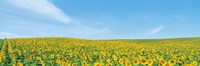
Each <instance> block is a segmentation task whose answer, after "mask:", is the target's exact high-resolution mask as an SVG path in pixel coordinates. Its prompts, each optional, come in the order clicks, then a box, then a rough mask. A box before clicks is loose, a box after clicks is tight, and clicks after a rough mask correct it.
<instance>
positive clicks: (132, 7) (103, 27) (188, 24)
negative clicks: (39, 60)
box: [0, 0, 200, 39]
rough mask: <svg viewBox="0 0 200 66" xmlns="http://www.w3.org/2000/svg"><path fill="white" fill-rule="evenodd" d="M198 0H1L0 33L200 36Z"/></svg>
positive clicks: (95, 36) (7, 35)
mask: <svg viewBox="0 0 200 66" xmlns="http://www.w3.org/2000/svg"><path fill="white" fill-rule="evenodd" d="M199 3H200V1H199V0H1V1H0V26H1V28H0V38H20V37H76V38H87V39H129V38H134V39H137V38H176V37H199V36H200V31H199V28H200V26H199V25H200V19H199V17H200V13H199V12H200V9H199V8H200V4H199Z"/></svg>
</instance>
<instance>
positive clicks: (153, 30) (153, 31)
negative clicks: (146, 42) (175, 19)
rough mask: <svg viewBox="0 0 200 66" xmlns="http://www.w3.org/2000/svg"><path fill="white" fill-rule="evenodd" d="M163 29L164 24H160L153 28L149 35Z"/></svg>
mask: <svg viewBox="0 0 200 66" xmlns="http://www.w3.org/2000/svg"><path fill="white" fill-rule="evenodd" d="M163 29H164V27H163V26H158V27H156V28H154V29H152V30H151V31H150V32H148V33H147V35H153V34H156V33H158V32H160V31H161V30H163Z"/></svg>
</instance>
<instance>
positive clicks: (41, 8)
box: [6, 0, 72, 23]
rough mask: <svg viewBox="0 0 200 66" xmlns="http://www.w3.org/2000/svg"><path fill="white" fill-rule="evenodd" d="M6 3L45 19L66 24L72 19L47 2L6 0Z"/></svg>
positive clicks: (44, 0) (42, 0) (40, 0)
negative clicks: (42, 16)
mask: <svg viewBox="0 0 200 66" xmlns="http://www.w3.org/2000/svg"><path fill="white" fill-rule="evenodd" d="M6 2H7V3H9V4H11V5H13V6H15V7H16V8H20V9H24V10H29V11H32V12H35V13H38V14H40V15H44V16H45V17H50V18H51V19H55V20H58V21H60V22H64V23H68V22H70V21H72V19H71V18H70V17H69V16H67V15H66V14H65V13H64V12H63V11H62V10H61V9H59V8H58V7H56V6H55V5H54V4H52V3H51V2H50V1H49V0H6Z"/></svg>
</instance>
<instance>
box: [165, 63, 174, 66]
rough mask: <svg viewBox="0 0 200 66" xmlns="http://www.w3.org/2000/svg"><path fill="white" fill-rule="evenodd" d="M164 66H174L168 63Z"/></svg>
mask: <svg viewBox="0 0 200 66" xmlns="http://www.w3.org/2000/svg"><path fill="white" fill-rule="evenodd" d="M164 66H173V65H172V64H171V63H170V62H166V63H165V65H164Z"/></svg>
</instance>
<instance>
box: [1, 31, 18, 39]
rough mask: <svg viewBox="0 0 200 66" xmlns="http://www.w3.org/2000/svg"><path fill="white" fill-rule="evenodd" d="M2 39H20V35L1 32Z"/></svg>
mask: <svg viewBox="0 0 200 66" xmlns="http://www.w3.org/2000/svg"><path fill="white" fill-rule="evenodd" d="M0 35H1V37H0V38H6V37H7V38H9V37H20V35H18V34H15V33H10V32H0Z"/></svg>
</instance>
